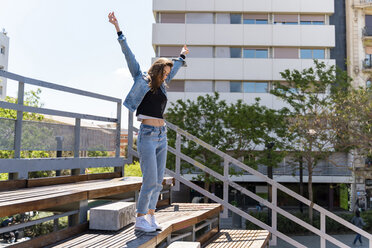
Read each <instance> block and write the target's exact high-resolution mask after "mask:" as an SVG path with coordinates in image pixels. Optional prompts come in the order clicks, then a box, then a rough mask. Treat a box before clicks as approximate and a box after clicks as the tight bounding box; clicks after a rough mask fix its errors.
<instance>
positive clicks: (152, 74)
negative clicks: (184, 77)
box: [147, 58, 173, 92]
mask: <svg viewBox="0 0 372 248" xmlns="http://www.w3.org/2000/svg"><path fill="white" fill-rule="evenodd" d="M166 66H169V67H170V68H171V69H172V67H173V62H172V60H170V59H167V58H158V59H157V60H155V62H154V63H153V64H152V65H151V67H150V69H149V70H148V72H147V73H148V77H149V81H150V82H149V87H150V88H151V91H153V92H156V90H157V89H158V88H159V87H160V85H161V84H162V83H163V77H164V68H165V67H166Z"/></svg>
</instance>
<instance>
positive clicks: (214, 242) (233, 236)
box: [205, 229, 270, 248]
mask: <svg viewBox="0 0 372 248" xmlns="http://www.w3.org/2000/svg"><path fill="white" fill-rule="evenodd" d="M269 238H270V234H269V232H268V231H266V230H228V229H224V230H220V232H219V233H218V234H217V235H216V236H215V237H213V239H211V240H210V241H209V242H207V245H206V246H205V248H217V247H218V248H224V247H229V248H237V247H250V248H261V247H268V245H269Z"/></svg>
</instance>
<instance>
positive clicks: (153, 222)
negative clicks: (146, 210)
mask: <svg viewBox="0 0 372 248" xmlns="http://www.w3.org/2000/svg"><path fill="white" fill-rule="evenodd" d="M145 218H146V220H147V221H148V222H149V223H150V225H151V227H153V228H155V229H156V230H161V229H162V227H161V226H160V225H159V223H158V222H157V221H156V219H155V215H151V214H146V217H145Z"/></svg>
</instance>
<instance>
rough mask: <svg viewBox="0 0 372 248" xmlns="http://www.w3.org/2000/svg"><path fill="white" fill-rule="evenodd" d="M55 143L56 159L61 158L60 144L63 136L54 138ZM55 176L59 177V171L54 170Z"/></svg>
mask: <svg viewBox="0 0 372 248" xmlns="http://www.w3.org/2000/svg"><path fill="white" fill-rule="evenodd" d="M56 141H57V149H56V150H57V158H61V157H62V142H63V136H56ZM56 176H57V177H59V176H61V170H56Z"/></svg>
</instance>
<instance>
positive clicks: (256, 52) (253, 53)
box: [244, 49, 269, 59]
mask: <svg viewBox="0 0 372 248" xmlns="http://www.w3.org/2000/svg"><path fill="white" fill-rule="evenodd" d="M268 55H269V53H268V50H267V49H244V58H265V59H266V58H268Z"/></svg>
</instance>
